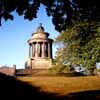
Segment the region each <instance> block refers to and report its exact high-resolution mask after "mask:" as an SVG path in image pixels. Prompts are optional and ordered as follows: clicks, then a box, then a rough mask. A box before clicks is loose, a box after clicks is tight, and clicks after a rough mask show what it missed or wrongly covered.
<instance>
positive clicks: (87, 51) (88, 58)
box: [56, 22, 100, 68]
mask: <svg viewBox="0 0 100 100" xmlns="http://www.w3.org/2000/svg"><path fill="white" fill-rule="evenodd" d="M96 28H97V26H96V23H93V22H91V23H90V22H87V23H86V22H85V23H79V24H77V25H75V26H73V27H72V28H69V29H66V31H64V32H62V33H61V34H60V35H59V36H58V38H57V39H56V40H57V41H56V42H62V43H63V44H64V47H63V50H62V51H61V52H60V55H62V58H63V59H64V60H62V63H63V62H64V61H67V62H70V64H82V65H83V66H84V67H87V68H92V67H94V66H95V64H96V61H97V60H98V58H99V57H100V32H99V27H98V30H96ZM58 53H59V52H58ZM57 57H58V58H57V60H58V62H59V59H62V58H61V57H60V56H59V54H57Z"/></svg>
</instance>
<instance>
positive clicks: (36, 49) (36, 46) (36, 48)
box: [35, 42, 38, 58]
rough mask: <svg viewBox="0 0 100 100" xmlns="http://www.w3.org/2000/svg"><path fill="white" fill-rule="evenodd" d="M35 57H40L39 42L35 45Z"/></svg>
mask: <svg viewBox="0 0 100 100" xmlns="http://www.w3.org/2000/svg"><path fill="white" fill-rule="evenodd" d="M35 51H36V52H35V57H36V58H37V57H38V42H36V45H35Z"/></svg>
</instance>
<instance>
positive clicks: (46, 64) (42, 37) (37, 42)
mask: <svg viewBox="0 0 100 100" xmlns="http://www.w3.org/2000/svg"><path fill="white" fill-rule="evenodd" d="M48 36H49V33H47V32H44V28H43V27H42V25H40V26H39V27H38V28H37V31H36V32H35V33H33V34H32V37H31V38H30V39H29V40H28V43H29V45H30V47H29V59H28V61H27V62H26V64H25V65H26V68H30V69H48V68H50V67H51V65H52V42H53V40H52V39H49V38H48Z"/></svg>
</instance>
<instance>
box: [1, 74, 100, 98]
mask: <svg viewBox="0 0 100 100" xmlns="http://www.w3.org/2000/svg"><path fill="white" fill-rule="evenodd" d="M0 97H1V98H2V97H3V99H4V98H7V99H22V100H23V99H27V100H31V99H32V100H100V90H94V91H84V92H78V93H71V94H68V95H64V96H58V95H57V94H56V93H46V92H43V91H40V88H39V87H34V86H32V85H30V84H28V83H25V82H22V81H20V80H17V79H16V78H14V77H11V76H7V75H4V74H0Z"/></svg>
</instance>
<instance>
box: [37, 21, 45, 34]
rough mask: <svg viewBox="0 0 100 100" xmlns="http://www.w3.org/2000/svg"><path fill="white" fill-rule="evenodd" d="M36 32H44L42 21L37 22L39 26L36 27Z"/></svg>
mask: <svg viewBox="0 0 100 100" xmlns="http://www.w3.org/2000/svg"><path fill="white" fill-rule="evenodd" d="M37 32H44V27H43V26H42V23H39V26H38V27H37Z"/></svg>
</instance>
